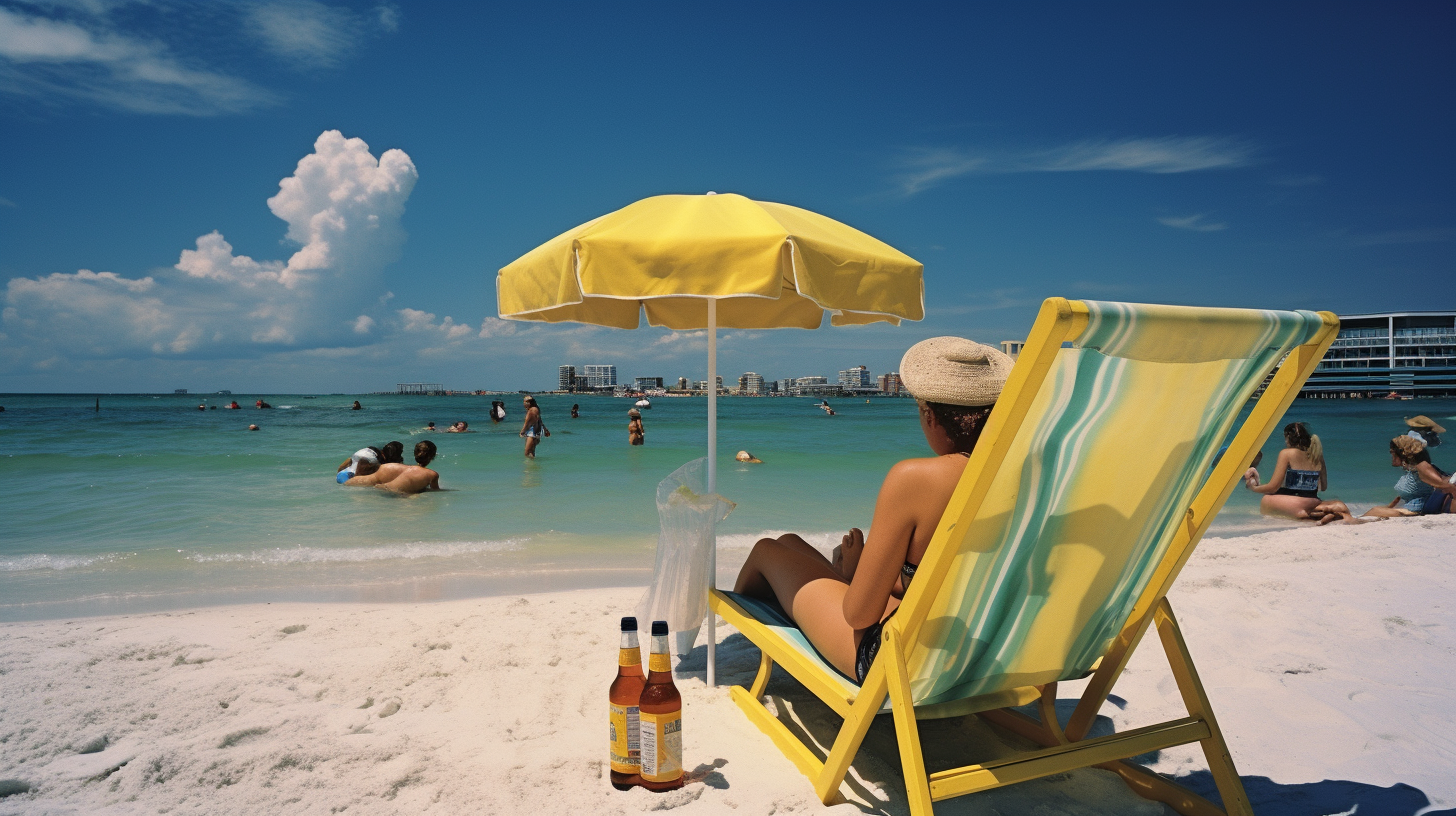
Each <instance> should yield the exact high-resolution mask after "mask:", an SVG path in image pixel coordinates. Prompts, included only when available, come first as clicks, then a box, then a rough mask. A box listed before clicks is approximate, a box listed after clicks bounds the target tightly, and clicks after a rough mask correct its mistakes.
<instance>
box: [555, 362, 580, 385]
mask: <svg viewBox="0 0 1456 816" xmlns="http://www.w3.org/2000/svg"><path fill="white" fill-rule="evenodd" d="M575 387H576V366H570V365H564V366H559V367H558V368H557V369H556V389H557V390H558V391H570V390H571V389H573V388H575Z"/></svg>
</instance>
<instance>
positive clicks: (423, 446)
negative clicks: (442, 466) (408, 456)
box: [415, 439, 436, 467]
mask: <svg viewBox="0 0 1456 816" xmlns="http://www.w3.org/2000/svg"><path fill="white" fill-rule="evenodd" d="M435 450H436V448H435V443H434V442H431V441H430V440H428V439H426V440H425V441H423V442H419V443H416V444H415V461H416V462H418V463H419V465H420V467H424V466H425V465H428V464H429V463H430V460H432V459H434V458H435Z"/></svg>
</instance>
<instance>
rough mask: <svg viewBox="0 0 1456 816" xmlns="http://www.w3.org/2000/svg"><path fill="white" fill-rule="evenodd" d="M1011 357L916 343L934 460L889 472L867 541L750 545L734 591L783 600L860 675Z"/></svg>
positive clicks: (909, 372)
mask: <svg viewBox="0 0 1456 816" xmlns="http://www.w3.org/2000/svg"><path fill="white" fill-rule="evenodd" d="M1011 366H1012V361H1011V358H1010V357H1007V356H1006V355H1005V354H1002V353H1001V352H999V351H997V350H996V349H993V348H991V347H990V346H985V345H982V344H980V343H973V342H971V341H970V340H964V339H961V338H959V337H935V338H931V339H930V340H926V341H924V342H921V343H917V344H916V345H914V346H913V347H911V349H910V350H909V351H908V352H906V353H905V357H904V359H903V360H901V361H900V376H901V381H902V383H903V384H904V387H905V388H906V389H907V390H909V392H910V393H911V394H912V395H913V396H914V397H915V398H916V405H917V407H918V412H919V419H920V430H921V431H922V432H923V433H924V434H925V441H926V442H927V443H928V444H929V445H930V449H931V451H933V452H934V453H935V455H934V456H931V457H928V458H924V459H906V460H905V461H903V462H900V463H898V464H896V465H895V466H894V467H893V468H891V469H890V473H889V475H887V476H886V477H885V481H884V483H883V484H882V485H881V486H880V493H879V497H878V498H877V499H876V500H875V515H874V526H873V527H871V529H870V534H869V536H868V537H866V536H865V535H864V533H862V532H860V530H859V529H858V528H856V529H853V530H850V531H849V533H848V534H847V535H845V536H844V538H843V539H842V541H841V543H840V545H839V547H837V548H835V550H834V557H833V559H832V560H831V559H829V558H825V557H824V556H823V555H822V554H821V553H820V552H819V551H818V550H816V549H814V547H813V546H812V545H810V544H809V543H808V542H807V541H805V540H804V539H803V538H800V537H799V536H797V535H794V534H792V533H790V534H788V535H785V536H781V537H779V538H765V539H763V540H761V541H759V542H758V543H757V544H755V545H754V547H753V550H752V552H750V553H749V556H748V560H747V561H746V562H745V563H744V565H743V569H742V571H740V572H739V574H738V581H737V583H736V584H735V586H734V591H735V592H738V593H740V594H744V595H750V596H753V597H757V598H762V599H765V600H773V601H777V602H778V604H779V606H781V607H783V609H784V611H785V612H786V613H787V614H788V615H789V617H791V618H792V619H793V620H794V622H795V623H796V624H797V625H798V626H799V628H800V629H801V630H802V631H803V632H804V635H805V636H806V637H808V638H809V641H810V642H811V643H813V644H814V647H815V648H816V649H818V650H819V653H820V654H822V655H823V656H824V657H825V659H827V660H828V661H829V662H830V663H832V664H833V665H834V666H835V668H837V669H839V670H840V671H841V672H844V674H845V675H846V676H848V677H852V678H854V679H855V680H857V681H859V682H863V681H864V677H865V674H866V673H867V672H868V671H869V668H870V664H872V663H873V662H874V657H875V653H876V652H877V651H878V650H879V647H880V628H881V627H882V626H883V625H884V622H885V620H887V619H888V618H889V617H890V616H891V615H892V614H894V612H895V609H896V608H897V607H898V606H899V605H900V599H901V598H903V597H904V595H905V590H906V588H907V587H908V586H909V585H910V583H911V580H912V579H913V578H914V577H915V570H916V568H917V567H918V566H919V564H920V559H921V558H923V557H924V556H925V550H926V548H927V547H928V546H929V545H930V539H931V536H932V535H933V534H934V533H935V528H936V525H937V524H939V523H940V517H941V515H942V514H943V513H944V512H945V508H946V505H947V504H949V503H950V497H951V494H952V493H953V492H954V491H955V487H956V484H957V482H959V481H960V478H961V474H962V473H963V472H964V471H965V468H966V461H967V460H968V459H969V457H970V454H971V450H972V449H973V448H974V447H975V445H976V440H977V439H979V438H980V436H981V429H982V428H984V427H985V424H986V419H987V417H989V416H990V415H991V409H992V407H993V406H994V405H995V402H996V398H997V397H998V396H999V395H1000V393H1001V387H1002V386H1003V385H1004V384H1005V383H1006V375H1007V374H1008V373H1010V371H1011Z"/></svg>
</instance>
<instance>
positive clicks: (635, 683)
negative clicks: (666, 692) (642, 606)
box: [607, 618, 646, 790]
mask: <svg viewBox="0 0 1456 816" xmlns="http://www.w3.org/2000/svg"><path fill="white" fill-rule="evenodd" d="M645 682H646V678H644V677H643V676H642V652H641V650H640V649H638V648H637V619H636V618H622V645H621V648H620V649H618V651H617V677H616V679H615V680H613V681H612V686H611V688H610V689H608V690H607V700H608V702H609V703H610V704H611V709H612V716H611V740H612V749H611V765H612V769H611V776H612V787H614V788H616V789H617V790H631V788H632V786H633V785H638V784H641V782H642V779H641V777H640V776H639V774H640V773H641V771H642V762H641V737H640V728H639V726H638V722H637V716H638V715H637V699H638V698H639V697H641V696H642V687H643V685H644V684H645Z"/></svg>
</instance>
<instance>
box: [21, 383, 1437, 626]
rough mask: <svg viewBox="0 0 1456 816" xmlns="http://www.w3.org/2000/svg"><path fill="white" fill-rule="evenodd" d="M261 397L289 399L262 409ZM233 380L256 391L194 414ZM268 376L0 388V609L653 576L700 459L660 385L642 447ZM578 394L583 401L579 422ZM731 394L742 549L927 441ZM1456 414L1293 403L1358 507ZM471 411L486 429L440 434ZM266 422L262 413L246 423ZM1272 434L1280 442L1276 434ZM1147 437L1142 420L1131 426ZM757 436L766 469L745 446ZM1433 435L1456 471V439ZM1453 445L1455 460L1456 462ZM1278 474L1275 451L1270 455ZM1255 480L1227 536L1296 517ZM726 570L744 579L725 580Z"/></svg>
mask: <svg viewBox="0 0 1456 816" xmlns="http://www.w3.org/2000/svg"><path fill="white" fill-rule="evenodd" d="M259 396H261V397H263V398H264V399H266V400H267V401H268V402H270V403H272V404H273V405H274V406H275V408H274V409H273V410H266V411H262V410H256V409H254V408H252V407H251V406H252V405H253V403H254V401H255V400H256V399H258V397H259ZM204 398H205V399H207V401H208V404H214V403H215V404H218V405H219V406H221V405H225V404H227V401H228V400H230V399H236V400H237V401H238V402H239V403H240V404H242V405H244V406H245V408H244V409H242V410H236V411H233V410H226V409H222V408H221V407H219V409H218V410H208V411H198V410H197V404H198V402H199V401H201V400H202V399H204ZM358 398H359V399H360V400H361V401H362V402H363V403H364V405H365V410H363V411H351V410H349V405H350V404H351V403H352V401H353V400H354V399H355V397H354V396H342V395H332V396H327V395H318V396H316V397H304V396H279V395H272V394H264V395H254V394H237V395H234V396H233V397H218V396H207V397H204V396H202V395H177V396H174V395H170V394H169V395H162V396H148V395H126V396H103V397H101V398H100V399H101V410H100V411H99V412H98V411H95V410H93V406H94V399H95V398H94V397H92V396H89V395H4V396H0V405H4V407H5V411H4V412H3V413H0V468H3V471H4V474H5V476H6V477H7V478H6V482H7V489H6V492H5V494H4V497H3V498H0V515H3V519H4V521H3V536H0V619H17V618H32V617H51V616H56V615H72V614H85V613H92V614H94V613H110V612H117V611H132V610H141V609H150V608H164V607H173V606H186V605H197V604H207V603H228V602H238V601H256V600H275V599H277V600H284V599H288V600H297V599H317V600H421V599H434V598H448V597H461V596H468V595H472V594H486V593H499V592H524V591H540V590H546V589H556V588H565V587H575V586H593V585H608V584H634V583H643V582H645V580H646V576H647V572H648V570H649V569H650V566H651V563H652V552H653V546H654V544H655V541H656V534H657V515H656V508H655V505H654V491H655V487H656V485H657V482H658V481H660V480H661V479H662V478H663V477H665V476H666V475H667V474H668V473H670V472H671V471H673V470H674V469H676V468H677V467H678V466H679V465H681V464H682V463H684V462H686V461H688V460H690V459H693V458H696V457H698V456H701V455H703V452H704V446H705V444H706V432H705V428H706V400H704V399H702V398H659V399H657V400H654V403H653V408H652V409H651V410H650V411H646V412H644V422H645V424H646V428H647V445H646V446H645V447H641V448H632V447H629V446H628V445H627V431H626V423H627V418H626V411H627V409H628V408H629V407H631V401H630V400H626V399H613V398H609V397H580V396H578V397H563V396H542V397H540V398H539V399H540V402H541V404H542V408H543V411H544V416H545V419H546V422H547V425H548V427H550V429H551V430H552V433H553V435H552V437H551V438H550V439H547V440H545V442H543V443H542V445H541V447H540V450H539V458H538V459H537V460H536V461H528V460H525V459H524V457H522V455H521V449H522V442H521V439H520V438H518V437H517V435H516V433H517V431H518V430H519V428H520V421H521V417H522V413H521V409H520V407H519V398H518V397H516V396H514V395H507V396H505V397H496V398H499V399H504V400H505V401H506V403H507V407H508V409H509V410H510V416H509V417H508V418H507V420H506V422H503V423H501V424H500V425H492V423H491V422H490V421H489V420H488V419H486V411H487V409H488V408H489V405H490V400H491V398H489V397H403V396H360V397H358ZM573 402H577V403H580V405H581V418H580V419H576V420H573V419H570V417H569V415H568V414H569V408H570V406H571V404H572V403H573ZM834 403H835V408H836V410H837V411H838V416H835V417H828V416H826V415H824V414H823V413H822V412H821V411H819V410H817V409H816V408H815V407H814V404H815V401H814V400H810V399H732V398H729V399H722V400H720V401H719V452H720V465H719V468H720V469H719V492H720V493H722V494H723V495H724V496H726V497H728V498H729V499H731V500H733V501H735V502H737V503H738V508H737V510H736V511H735V512H734V513H733V514H732V516H730V517H729V519H728V520H727V521H726V522H725V523H724V524H723V525H721V526H720V542H721V547H722V548H723V551H724V557H723V561H722V566H724V569H725V570H727V569H731V568H732V566H733V564H734V563H735V561H734V557H733V554H734V553H738V554H739V555H738V557H739V558H741V554H742V553H743V552H744V551H746V548H747V547H748V546H749V545H751V543H752V542H753V541H754V540H756V539H757V538H758V537H759V536H760V535H761V534H762V533H764V532H771V531H785V530H794V531H798V532H801V533H806V534H808V537H810V538H811V540H818V541H821V542H825V541H830V540H835V539H837V537H838V535H839V534H840V533H841V532H842V531H843V530H845V529H847V528H848V527H850V526H859V527H868V526H869V523H870V513H871V509H872V507H873V503H874V498H875V492H876V490H877V488H878V486H879V482H880V480H881V479H882V478H883V476H884V473H885V472H886V471H887V470H888V469H889V467H890V466H891V465H892V464H894V463H895V462H896V461H898V460H899V459H902V458H905V457H906V456H919V455H925V454H926V453H927V450H926V448H925V443H924V440H923V438H922V437H921V435H920V431H919V426H918V424H917V422H916V418H915V409H914V403H913V402H911V401H909V400H903V399H875V400H871V401H869V402H865V401H864V400H858V401H856V400H849V399H843V400H836V401H834ZM1416 413H1424V414H1427V415H1429V416H1432V417H1434V418H1436V419H1437V420H1438V421H1440V422H1441V423H1442V424H1445V425H1448V426H1452V427H1453V428H1456V401H1442V402H1435V401H1422V402H1381V401H1324V400H1319V401H1316V400H1308V401H1299V402H1296V403H1295V405H1294V407H1293V408H1292V409H1291V411H1290V417H1289V418H1297V419H1303V420H1305V421H1308V422H1309V423H1310V424H1311V425H1312V426H1313V428H1314V430H1315V432H1316V433H1318V434H1320V435H1321V437H1322V439H1323V440H1324V442H1325V446H1326V451H1327V454H1326V455H1327V458H1328V462H1329V468H1330V474H1331V476H1330V478H1331V488H1332V489H1331V490H1330V491H1329V492H1328V494H1327V495H1330V496H1335V497H1338V498H1342V499H1344V500H1345V501H1346V502H1348V503H1350V504H1351V505H1352V507H1355V508H1356V509H1357V512H1358V510H1359V509H1362V508H1363V507H1368V506H1369V505H1372V504H1375V503H1377V502H1379V503H1384V502H1386V501H1389V500H1390V498H1392V497H1393V495H1394V494H1393V493H1392V492H1391V491H1390V486H1391V484H1392V483H1393V482H1394V481H1395V477H1396V475H1397V473H1396V472H1395V471H1394V470H1393V469H1392V468H1390V466H1389V458H1388V456H1387V455H1386V452H1385V451H1386V443H1387V441H1388V440H1389V439H1390V437H1391V436H1394V435H1395V434H1396V433H1398V432H1400V431H1401V430H1402V429H1403V428H1404V425H1403V423H1402V422H1401V418H1402V416H1404V415H1411V414H1416ZM458 419H464V420H467V421H469V422H470V423H471V427H472V429H473V430H475V431H476V432H475V433H469V434H445V433H433V434H428V435H427V434H424V433H423V432H421V431H420V428H422V427H423V426H424V424H425V423H426V422H427V421H434V422H435V423H436V424H437V425H440V426H442V427H444V426H447V425H449V424H450V423H451V422H454V421H456V420H458ZM249 423H258V424H259V425H261V426H262V430H261V431H258V432H249V431H247V430H246V429H247V426H248V424H249ZM427 437H428V438H430V439H432V440H433V441H434V442H435V443H436V444H437V445H438V446H439V449H440V454H439V458H438V459H436V461H435V463H434V464H433V467H435V469H436V470H438V471H439V472H440V474H441V477H440V481H441V485H442V486H443V487H445V488H447V490H446V491H445V492H441V493H432V494H424V495H419V496H408V497H401V496H395V495H392V494H388V493H386V492H384V491H379V490H370V489H361V488H342V487H339V486H338V485H336V484H335V483H334V480H333V475H334V472H335V468H336V467H337V466H338V464H339V463H340V462H341V461H343V460H344V459H346V458H347V457H348V455H349V454H350V453H352V452H353V451H354V450H356V449H358V448H360V447H363V446H365V445H371V444H372V445H377V446H378V445H383V444H384V443H385V442H388V441H390V440H394V439H397V440H399V441H401V442H404V443H405V447H406V449H407V450H408V449H410V448H412V447H413V445H414V443H415V442H417V441H419V440H420V439H424V438H427ZM1275 437H1276V438H1275V439H1273V440H1271V441H1270V443H1269V445H1268V446H1267V447H1266V456H1267V457H1269V461H1272V457H1273V455H1274V454H1275V452H1277V450H1278V448H1279V447H1280V445H1281V443H1280V442H1279V441H1278V434H1277V432H1276V434H1275ZM1130 443H1134V444H1135V440H1130ZM739 449H748V450H750V451H752V452H753V453H754V454H756V455H758V456H759V457H761V458H762V459H763V460H764V464H762V465H743V464H739V463H736V462H734V461H732V455H733V453H734V452H736V451H737V450H739ZM1443 452H1444V449H1438V450H1436V451H1435V452H1434V454H1435V459H1436V462H1437V464H1438V465H1442V466H1444V467H1446V469H1448V470H1449V469H1452V466H1453V465H1456V444H1453V445H1452V452H1453V457H1444V456H1442V455H1441V454H1442V453H1443ZM1448 459H1450V460H1451V461H1447V460H1448ZM1266 473H1267V469H1266ZM1288 524H1291V522H1282V521H1278V520H1270V519H1264V518H1261V517H1260V516H1259V515H1258V513H1257V501H1256V500H1255V496H1254V495H1253V494H1251V493H1249V492H1248V491H1245V490H1242V489H1240V490H1238V491H1236V492H1235V493H1234V496H1233V499H1232V500H1231V501H1230V504H1229V506H1228V507H1227V508H1225V510H1224V512H1223V513H1222V514H1221V515H1220V516H1219V518H1218V519H1217V520H1216V522H1215V524H1214V527H1213V531H1212V533H1211V534H1212V535H1223V536H1228V535H1239V534H1247V533H1251V532H1257V531H1263V530H1268V529H1275V528H1278V527H1281V526H1287V525H1288ZM720 580H731V578H726V577H725V578H721V579H720Z"/></svg>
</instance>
